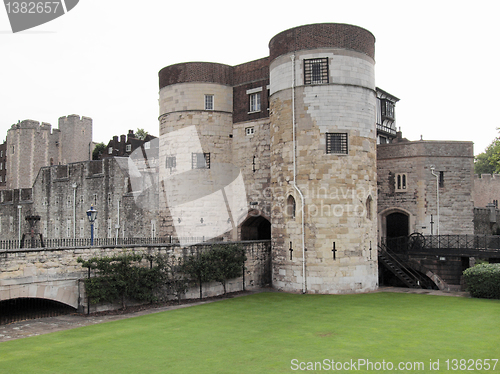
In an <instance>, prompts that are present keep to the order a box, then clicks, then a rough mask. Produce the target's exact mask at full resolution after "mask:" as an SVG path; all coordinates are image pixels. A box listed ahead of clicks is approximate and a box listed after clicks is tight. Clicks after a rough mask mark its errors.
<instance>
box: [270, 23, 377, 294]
mask: <svg viewBox="0 0 500 374" xmlns="http://www.w3.org/2000/svg"><path fill="white" fill-rule="evenodd" d="M374 44H375V38H374V36H373V35H372V34H371V33H370V32H368V31H367V30H364V29H362V28H359V27H356V26H351V25H345V24H314V25H306V26H302V27H297V28H293V29H290V30H286V31H283V32H281V33H280V34H278V35H276V36H275V37H274V38H272V39H271V41H270V43H269V49H270V58H269V61H270V68H269V71H270V95H271V97H270V119H271V130H270V131H271V133H270V137H271V139H270V142H271V188H272V190H273V202H272V211H271V219H272V248H273V249H272V250H273V286H274V287H276V288H279V289H283V290H286V291H302V292H314V293H344V292H353V291H354V292H363V291H370V290H373V289H375V288H376V287H377V283H378V278H377V274H378V273H377V232H376V229H377V224H376V183H377V178H376V129H375V119H376V113H375V107H376V92H375V75H374V50H375V48H374Z"/></svg>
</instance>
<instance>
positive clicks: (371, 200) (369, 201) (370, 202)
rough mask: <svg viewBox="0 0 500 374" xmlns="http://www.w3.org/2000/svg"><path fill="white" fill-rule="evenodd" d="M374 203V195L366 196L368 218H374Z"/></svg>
mask: <svg viewBox="0 0 500 374" xmlns="http://www.w3.org/2000/svg"><path fill="white" fill-rule="evenodd" d="M372 203H373V199H372V196H371V195H369V196H368V197H367V198H366V203H365V204H366V218H368V219H372V205H373V204H372Z"/></svg>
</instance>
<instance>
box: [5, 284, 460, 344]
mask: <svg viewBox="0 0 500 374" xmlns="http://www.w3.org/2000/svg"><path fill="white" fill-rule="evenodd" d="M269 291H275V290H272V289H263V290H256V291H253V292H247V293H244V294H241V295H238V296H243V295H249V294H252V293H257V292H269ZM375 292H401V293H419V294H427V295H440V296H462V297H468V296H469V293H467V292H444V291H438V290H422V289H412V288H399V287H380V288H379V289H378V290H377V291H375ZM217 300H221V299H215V300H213V299H212V300H205V301H200V302H193V303H188V304H182V305H170V306H163V307H159V308H151V309H145V310H141V311H137V312H131V313H127V314H115V315H101V316H92V315H90V316H85V315H81V314H68V315H63V316H58V317H47V318H39V319H32V320H27V321H21V322H14V323H11V324H8V325H1V326H0V342H4V341H8V340H14V339H20V338H27V337H29V336H36V335H42V334H48V333H51V332H55V331H61V330H67V329H73V328H76V327H82V326H88V325H94V324H97V323H103V322H108V321H116V320H120V319H125V318H130V317H136V316H141V315H144V314H150V313H159V312H163V311H166V310H173V309H178V308H186V307H189V306H193V305H200V304H205V303H209V302H213V301H217Z"/></svg>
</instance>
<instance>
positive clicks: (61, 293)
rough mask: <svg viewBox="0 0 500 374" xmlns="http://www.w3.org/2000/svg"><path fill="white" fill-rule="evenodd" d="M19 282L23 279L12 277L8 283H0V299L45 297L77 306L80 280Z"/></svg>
mask: <svg viewBox="0 0 500 374" xmlns="http://www.w3.org/2000/svg"><path fill="white" fill-rule="evenodd" d="M21 282H23V281H22V280H19V279H12V280H11V282H9V283H10V284H8V285H5V284H2V285H0V301H5V300H10V299H19V298H32V299H47V300H53V301H58V302H60V303H62V304H65V305H69V306H71V307H72V308H75V309H78V307H79V301H80V300H79V299H80V294H81V292H80V291H81V290H80V282H79V281H78V280H77V279H71V280H54V281H45V282H36V281H35V282H33V283H24V284H23V283H21ZM1 283H5V282H0V284H1ZM82 287H83V284H82Z"/></svg>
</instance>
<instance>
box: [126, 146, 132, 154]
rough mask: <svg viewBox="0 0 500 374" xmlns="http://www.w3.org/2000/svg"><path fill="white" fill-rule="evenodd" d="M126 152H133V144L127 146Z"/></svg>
mask: <svg viewBox="0 0 500 374" xmlns="http://www.w3.org/2000/svg"><path fill="white" fill-rule="evenodd" d="M125 152H132V144H127V145H126V146H125Z"/></svg>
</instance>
